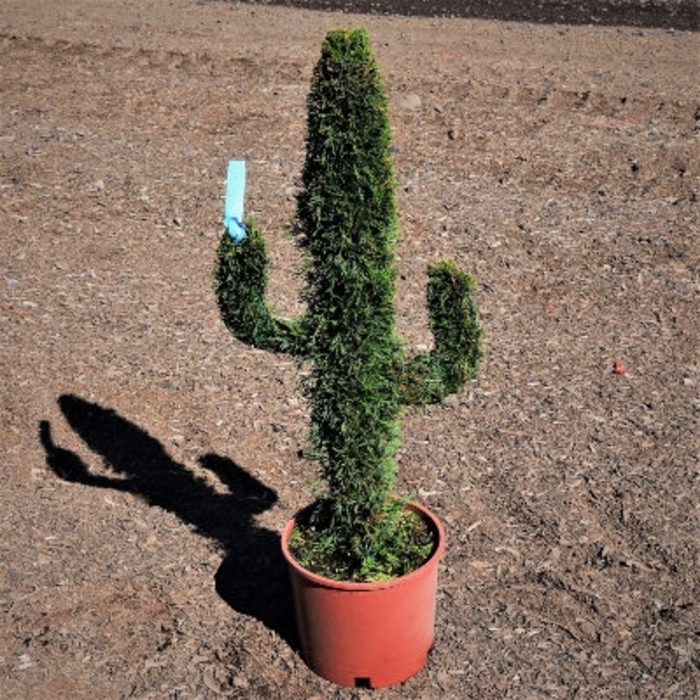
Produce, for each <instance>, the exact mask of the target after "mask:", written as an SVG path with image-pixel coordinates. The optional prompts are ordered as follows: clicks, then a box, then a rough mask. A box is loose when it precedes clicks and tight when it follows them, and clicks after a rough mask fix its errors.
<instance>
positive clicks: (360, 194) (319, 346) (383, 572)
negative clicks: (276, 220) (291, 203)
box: [215, 29, 482, 580]
mask: <svg viewBox="0 0 700 700" xmlns="http://www.w3.org/2000/svg"><path fill="white" fill-rule="evenodd" d="M389 146H390V126H389V118H388V106H387V99H386V94H385V91H384V88H383V85H382V81H381V77H380V74H379V70H378V67H377V64H376V62H375V60H374V58H373V57H372V54H371V51H370V47H369V39H368V36H367V33H366V32H365V31H364V30H362V29H356V30H336V31H332V32H330V33H329V34H328V35H327V37H326V39H325V41H324V43H323V46H322V52H321V58H320V60H319V62H318V64H317V65H316V67H315V70H314V73H313V78H312V84H311V90H310V94H309V97H308V130H307V139H306V161H305V164H304V168H303V172H302V187H301V191H300V194H299V195H298V200H297V204H298V210H297V220H296V227H297V232H298V243H299V245H300V247H301V249H302V250H303V251H304V253H305V267H304V272H305V281H306V286H305V290H304V292H303V301H304V302H305V303H306V311H305V313H304V315H303V316H302V317H301V318H299V319H297V320H283V319H279V318H276V317H275V315H274V314H273V312H272V311H271V309H270V307H269V306H268V304H267V302H266V299H265V294H266V287H267V280H268V257H267V253H266V249H265V243H264V240H263V237H262V235H261V233H260V230H259V227H258V225H257V224H256V222H255V221H254V220H250V219H249V220H247V221H246V230H247V235H246V237H245V239H244V240H243V241H242V242H240V243H236V242H235V240H234V239H233V238H232V237H230V236H229V235H227V234H224V235H223V237H222V240H221V243H220V246H219V249H218V253H217V265H216V270H215V281H216V295H217V299H218V304H219V308H220V311H221V315H222V318H223V320H224V322H225V323H226V325H227V327H228V328H229V329H230V330H231V332H232V333H233V334H234V335H235V336H236V337H237V338H238V339H240V340H241V341H243V342H246V343H250V344H251V345H253V346H255V347H257V348H262V349H265V350H269V351H272V352H288V353H291V354H293V355H295V356H296V357H298V358H299V359H300V360H301V361H303V362H305V363H307V364H308V366H309V367H310V372H309V376H308V378H307V379H306V380H305V382H304V392H305V395H306V397H307V398H308V400H309V403H310V408H311V430H310V445H311V450H310V452H309V454H310V455H311V456H312V457H313V458H315V459H317V460H318V461H319V462H320V465H321V476H322V478H323V482H324V484H325V489H324V491H323V493H322V494H321V495H320V497H319V499H318V501H317V502H316V504H315V505H314V507H313V508H312V509H311V511H310V514H309V516H308V517H307V518H303V519H301V520H300V521H299V524H298V527H297V529H296V531H295V535H294V539H293V541H292V543H291V546H292V548H293V551H294V554H295V556H296V557H297V558H298V559H299V561H300V562H301V563H302V564H303V565H304V566H305V567H307V568H309V569H311V570H313V571H316V572H317V573H320V574H322V575H325V576H328V577H331V578H337V579H341V580H376V579H381V578H388V577H393V576H397V575H401V574H404V573H406V572H408V571H410V570H412V569H413V568H415V567H416V566H418V565H420V563H422V561H423V560H424V559H425V558H426V557H427V556H429V554H430V551H431V547H432V542H431V541H430V535H429V533H428V532H427V530H426V529H425V528H423V527H422V523H421V521H420V519H419V518H418V517H417V516H416V515H414V514H413V513H412V511H410V510H408V509H406V508H405V501H403V500H401V499H398V498H397V497H396V495H395V482H396V452H397V449H398V447H399V444H400V412H401V406H402V405H403V404H407V403H414V404H420V403H427V402H438V401H441V400H442V399H443V398H445V397H446V396H447V395H448V394H450V393H454V392H456V391H459V390H460V389H461V388H462V387H463V385H464V383H465V381H466V380H467V379H469V378H471V377H473V376H474V375H475V373H476V370H477V367H478V363H479V360H480V357H481V352H482V350H481V334H482V329H481V326H480V323H479V319H478V308H477V306H476V303H475V301H474V299H473V293H474V291H475V287H474V283H473V281H472V279H471V277H470V276H469V275H467V274H466V273H464V272H462V271H461V270H460V269H458V268H457V267H456V265H455V264H454V263H452V262H449V261H445V262H440V263H438V264H436V265H434V266H431V267H430V268H429V270H428V291H427V305H428V311H429V315H430V326H431V331H432V333H433V336H434V341H435V342H434V348H433V349H432V350H431V351H430V352H426V353H422V354H419V355H417V356H413V357H408V358H407V357H405V355H404V351H403V347H402V343H401V341H400V339H399V338H398V337H397V334H396V330H395V309H394V298H395V291H396V284H395V283H396V268H395V265H394V252H395V248H396V244H397V230H398V212H397V207H396V202H395V196H394V191H395V180H394V172H393V164H392V159H391V152H390V148H389Z"/></svg>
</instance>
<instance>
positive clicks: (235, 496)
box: [39, 394, 299, 649]
mask: <svg viewBox="0 0 700 700" xmlns="http://www.w3.org/2000/svg"><path fill="white" fill-rule="evenodd" d="M58 404H59V406H60V408H61V411H62V413H63V415H64V416H65V418H66V420H67V422H68V424H69V425H70V426H71V428H72V429H73V430H74V431H75V432H76V433H77V434H78V435H79V436H80V437H81V439H82V440H83V441H84V442H85V444H86V445H87V446H88V447H89V448H90V449H91V450H92V451H93V452H95V453H96V454H98V455H100V456H101V457H102V460H103V462H104V466H105V468H106V469H108V470H110V471H111V472H113V473H114V474H115V475H116V476H104V475H100V474H94V473H93V472H91V471H90V469H89V467H88V465H86V464H85V462H84V461H83V460H82V459H81V458H80V457H79V456H78V455H77V454H75V453H74V452H72V451H71V450H67V449H65V448H63V447H60V446H58V445H56V443H55V442H54V440H53V438H52V434H51V424H50V422H49V421H46V420H44V421H41V422H40V423H39V439H40V441H41V444H42V445H43V447H44V450H45V452H46V463H47V465H48V467H49V468H50V469H51V470H52V471H53V472H54V473H55V474H56V475H57V476H59V477H60V478H61V479H63V480H64V481H68V482H73V483H80V484H85V485H86V486H94V487H96V488H105V489H114V490H115V491H126V492H128V493H132V494H134V495H136V496H139V497H140V498H142V499H143V500H144V501H146V503H148V504H149V505H151V506H159V507H160V508H163V509H165V510H167V511H169V512H171V513H174V514H175V515H177V516H178V517H179V518H180V519H181V520H182V521H183V522H184V523H187V524H189V525H192V526H194V528H195V530H196V531H197V532H198V533H199V534H201V535H203V536H205V537H209V538H210V539H212V540H213V541H215V542H216V543H218V544H219V545H220V546H221V547H222V549H223V551H224V559H223V562H222V564H221V566H220V567H219V569H218V571H217V573H216V576H215V584H216V591H217V593H218V594H219V596H220V597H221V598H222V599H223V600H224V601H225V602H226V603H228V605H230V606H231V607H232V608H233V609H234V610H236V611H237V612H240V613H242V614H244V615H250V616H252V617H255V618H256V619H258V620H259V621H260V622H262V623H263V624H264V625H265V626H266V627H268V628H269V629H271V630H273V631H274V632H276V633H277V634H279V635H280V636H281V637H282V638H283V639H284V640H285V641H286V642H287V643H288V644H289V645H290V646H291V647H292V648H294V649H298V647H299V643H298V638H297V635H296V626H295V623H294V611H293V602H292V594H291V588H290V585H289V580H288V574H287V568H286V563H285V561H284V558H283V556H282V552H281V548H280V537H279V535H278V534H277V533H276V532H273V531H271V530H267V529H265V528H261V527H259V526H258V525H257V524H256V523H255V516H256V515H258V514H260V513H263V512H264V511H266V510H268V509H269V508H271V507H272V506H273V505H274V504H275V503H276V502H277V494H276V493H275V491H273V490H272V489H271V488H268V487H267V486H265V484H263V483H262V482H260V481H258V479H256V478H255V477H253V476H251V475H250V474H249V473H248V472H246V471H245V470H244V469H243V468H242V467H241V466H239V465H238V464H236V463H235V462H233V461H232V460H230V459H228V458H226V457H221V456H219V455H216V454H206V455H203V456H202V457H200V458H199V459H198V462H199V464H200V465H201V466H202V467H203V468H204V469H206V470H208V471H209V472H211V473H212V474H213V475H214V476H216V477H217V478H218V480H219V481H220V482H221V484H222V485H223V486H224V487H225V488H226V490H227V492H226V493H219V492H218V491H217V490H216V489H215V488H213V487H212V486H211V485H210V484H208V483H207V481H205V480H204V479H202V478H200V477H199V476H197V475H195V474H194V473H192V472H191V471H190V470H188V469H187V468H186V467H185V466H184V465H182V464H179V463H177V462H175V461H174V460H173V459H172V458H171V457H170V456H169V455H168V454H167V452H166V451H165V449H164V448H163V446H162V445H161V443H160V442H158V440H156V439H155V438H154V437H152V436H151V435H149V434H148V433H147V432H146V431H145V430H142V429H141V428H140V427H138V426H136V425H134V424H133V423H131V422H130V421H128V420H126V419H125V418H123V417H122V416H120V415H119V414H118V413H117V412H116V411H114V410H112V409H109V408H104V407H102V406H100V405H98V404H96V403H91V402H88V401H85V400H84V399H81V398H79V397H77V396H74V395H69V394H66V395H63V396H61V397H59V399H58Z"/></svg>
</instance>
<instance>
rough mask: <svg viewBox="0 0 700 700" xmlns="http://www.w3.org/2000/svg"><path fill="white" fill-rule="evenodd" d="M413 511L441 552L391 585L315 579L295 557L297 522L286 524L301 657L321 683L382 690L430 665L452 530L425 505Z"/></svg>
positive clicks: (285, 550)
mask: <svg viewBox="0 0 700 700" xmlns="http://www.w3.org/2000/svg"><path fill="white" fill-rule="evenodd" d="M410 508H412V509H413V510H414V511H416V512H417V513H419V514H420V515H421V516H422V517H423V518H425V520H426V522H427V523H428V524H429V526H430V527H431V528H433V530H434V532H435V535H436V540H437V546H436V548H435V552H434V553H433V555H432V557H431V558H430V559H429V560H428V561H427V562H426V563H425V564H423V566H421V567H420V568H419V569H416V570H415V571H412V572H411V573H410V574H406V575H405V576H401V577H399V578H396V579H392V580H390V581H379V582H375V583H351V582H344V581H335V580H333V579H328V578H325V577H323V576H319V575H318V574H314V573H313V572H311V571H309V570H307V569H305V568H303V567H302V566H301V565H300V564H299V563H298V562H297V561H296V560H295V559H294V557H293V556H292V555H291V553H290V551H289V547H288V543H289V537H290V535H291V533H292V531H293V529H294V526H295V523H296V519H292V520H290V521H289V522H288V523H287V525H286V526H285V528H284V530H283V532H282V552H283V554H284V557H285V559H286V560H287V563H288V565H289V571H290V576H291V583H292V590H293V593H294V606H295V611H296V618H297V628H298V631H299V639H300V643H301V652H302V655H303V657H304V661H305V662H306V664H307V665H308V666H309V668H310V669H311V670H312V671H314V672H315V673H317V674H318V675H319V676H321V677H322V678H325V679H326V680H329V681H332V682H333V683H337V684H339V685H344V686H349V687H355V688H381V687H384V686H387V685H393V684H394V683H400V682H401V681H404V680H406V679H407V678H410V677H411V676H413V675H414V674H416V673H418V671H420V670H421V669H422V668H423V666H425V663H426V661H427V658H428V652H429V651H430V649H431V647H432V646H433V640H434V636H435V601H436V594H437V579H438V563H439V561H440V559H441V558H442V555H443V553H444V551H445V530H444V528H443V526H442V524H441V523H440V521H439V520H438V519H437V517H436V516H435V515H434V514H433V513H431V512H430V511H429V510H427V509H426V508H424V507H423V506H420V505H418V504H412V505H411V506H410Z"/></svg>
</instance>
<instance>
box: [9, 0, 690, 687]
mask: <svg viewBox="0 0 700 700" xmlns="http://www.w3.org/2000/svg"><path fill="white" fill-rule="evenodd" d="M618 4H620V3H618ZM668 4H669V5H671V4H672V3H668ZM655 6H660V4H659V3H656V5H655ZM360 24H362V25H365V26H367V28H368V29H369V32H370V35H371V38H372V41H373V46H374V49H375V53H376V56H377V59H378V61H379V63H380V65H381V67H382V70H383V73H384V77H385V80H386V83H387V88H388V93H389V100H390V105H391V116H392V123H393V127H394V148H395V158H396V174H397V178H398V182H399V191H398V196H399V204H400V207H401V210H402V237H401V244H400V247H399V257H398V261H397V262H398V265H399V270H400V281H399V293H398V299H397V308H398V313H399V325H400V330H401V332H402V333H403V335H404V337H405V338H406V341H407V345H408V347H409V349H411V350H415V351H420V350H424V349H426V348H427V347H428V346H429V344H430V341H431V338H430V334H429V331H428V329H427V319H426V314H425V312H424V306H423V304H424V301H423V300H424V292H425V284H426V277H425V267H426V264H427V263H429V262H433V261H437V260H439V259H442V258H445V257H452V258H454V259H455V260H456V262H457V263H458V264H459V265H460V266H461V267H463V268H464V269H466V270H467V271H469V272H470V273H473V274H474V275H475V277H476V279H477V280H478V282H479V284H480V287H481V291H480V293H479V302H480V305H481V308H482V311H483V321H484V324H485V328H486V335H485V343H486V348H487V354H486V357H485V360H484V363H483V366H482V370H481V373H480V375H479V378H478V380H477V381H475V382H473V383H471V384H469V386H467V388H466V390H465V392H464V393H463V394H462V395H461V396H455V397H450V398H448V399H447V400H446V401H445V402H444V403H443V404H441V405H437V406H430V407H427V408H426V409H424V410H414V409H410V410H408V411H407V412H406V414H405V422H404V443H403V448H402V451H401V455H400V464H401V474H400V484H399V486H400V491H401V493H416V494H417V496H418V498H419V500H421V501H422V502H424V503H425V504H427V505H428V506H429V507H430V508H431V510H433V511H434V512H435V513H436V514H437V515H438V516H439V517H440V518H441V520H442V521H443V522H444V524H445V526H446V529H447V536H448V548H447V552H446V555H445V558H444V560H443V564H442V568H441V575H440V593H439V599H438V615H437V627H436V633H437V638H436V647H435V650H434V651H433V653H432V655H431V658H430V661H429V663H428V666H427V667H426V669H425V670H424V671H422V672H421V673H420V674H418V675H417V676H416V677H415V678H413V679H411V680H410V681H408V682H407V683H406V684H404V685H403V686H402V687H399V688H388V689H384V690H381V691H377V692H373V693H371V694H370V693H369V692H368V691H366V690H362V689H358V690H348V689H340V688H335V687H333V686H332V685H330V684H328V683H326V682H324V681H322V680H320V679H319V678H317V677H316V676H315V675H314V674H313V673H312V672H310V671H309V670H308V669H307V668H306V666H305V665H304V664H303V662H302V661H301V659H300V657H299V653H298V645H297V640H296V637H295V632H294V624H293V618H292V612H291V599H290V595H289V587H288V583H287V578H286V570H285V566H284V563H283V561H282V557H281V554H280V551H279V536H278V533H279V532H280V530H281V528H282V527H283V525H284V523H285V522H286V521H287V520H288V518H289V517H291V516H292V515H293V514H294V513H295V512H297V511H298V510H299V509H300V508H301V507H302V506H304V505H306V504H307V503H309V502H311V501H312V500H313V494H312V489H311V488H310V486H309V484H310V482H311V480H312V478H313V476H314V474H315V469H314V466H313V465H311V464H308V463H306V462H304V461H303V460H302V459H301V458H300V456H299V455H300V450H301V449H302V447H303V445H304V441H305V436H306V430H307V425H308V415H307V409H306V406H305V405H304V403H303V402H302V401H301V400H300V399H299V394H298V392H297V390H296V389H297V384H298V381H299V378H300V377H299V374H298V371H297V368H296V366H295V363H294V361H293V360H292V359H291V358H289V357H285V356H281V355H278V356H274V355H270V354H266V353H264V352H259V351H256V350H252V349H250V348H248V347H245V346H243V345H241V344H239V343H237V342H236V341H235V340H233V339H232V338H231V337H230V335H229V334H228V333H227V331H226V330H225V328H224V327H223V324H222V323H221V322H220V320H219V318H218V311H217V307H216V302H215V299H214V296H213V293H212V280H211V270H212V268H213V265H214V255H215V250H216V246H217V243H218V238H219V236H220V235H221V233H222V227H221V219H222V215H223V194H224V186H225V176H226V164H227V161H228V160H229V159H231V158H245V159H246V160H247V162H248V178H249V180H248V189H247V196H246V207H247V213H251V214H254V215H256V216H257V217H258V219H259V220H260V222H261V223H262V225H263V227H264V230H265V231H266V232H267V237H268V242H269V247H270V251H271V254H272V257H273V262H274V269H273V279H272V283H271V289H270V298H271V301H272V302H273V303H274V304H275V305H276V306H277V308H278V309H279V310H280V313H281V314H283V315H288V316H290V315H294V314H297V313H298V312H299V311H300V306H299V304H298V302H297V301H296V299H297V293H298V291H299V285H300V278H299V275H298V271H299V263H300V260H299V256H298V254H297V251H296V250H295V248H294V245H293V242H292V240H291V238H290V234H289V228H288V222H289V221H290V220H291V218H292V216H293V213H294V194H295V192H296V189H295V188H296V183H297V182H298V178H299V174H300V170H301V166H302V162H303V148H304V130H305V114H306V111H305V98H306V94H307V91H308V86H309V81H310V77H311V71H312V69H313V66H314V64H315V62H316V60H317V58H318V52H319V48H320V44H321V41H322V39H323V36H324V35H325V32H326V31H327V30H328V29H331V28H334V27H337V26H341V25H360ZM699 50H700V40H699V35H698V34H697V33H688V32H686V31H683V30H682V28H680V29H679V28H678V27H676V28H674V29H673V30H671V29H669V28H668V26H663V27H661V28H653V27H651V28H647V27H644V28H643V27H634V26H624V25H617V26H615V25H611V26H602V25H600V24H591V25H578V24H571V25H567V24H564V23H559V24H551V23H537V24H534V23H533V24H528V23H518V22H505V21H490V20H483V19H475V18H468V17H467V18H457V19H444V18H419V17H411V18H407V17H394V16H375V15H351V14H340V13H334V12H320V11H310V10H304V9H297V8H293V7H281V6H277V5H275V6H273V5H263V4H260V5H258V4H243V3H223V2H214V1H208V2H197V1H196V0H172V1H171V2H168V3H150V2H144V1H143V0H125V1H124V2H119V3H116V2H107V0H66V2H61V3H48V4H47V3H44V2H39V0H0V65H2V71H0V92H1V95H2V99H0V221H1V222H2V235H0V264H1V265H2V276H0V324H1V328H0V372H1V375H2V386H1V388H0V400H1V401H2V411H1V412H0V421H2V424H1V427H0V445H1V448H2V449H1V450H0V453H1V457H0V464H1V465H2V477H3V478H2V483H1V484H0V512H1V513H2V524H1V526H0V547H1V552H2V560H3V564H2V566H0V615H1V616H2V617H1V619H0V630H2V631H1V632H0V696H2V697H7V698H48V699H51V698H76V699H77V698H95V697H100V698H126V697H131V698H142V699H143V700H145V699H147V698H150V699H153V700H155V699H158V700H160V699H162V698H179V699H185V698H189V699H192V700H194V699H195V698H201V699H209V698H220V697H226V698H270V699H277V698H280V697H285V698H292V699H293V700H318V699H319V698H324V699H327V698H341V699H345V698H347V699H350V698H365V697H372V698H376V699H378V700H388V699H392V700H394V699H396V700H398V699H399V698H401V699H403V698H416V699H423V700H433V699H435V700H438V699H439V700H447V699H455V700H463V699H464V698H475V699H476V698H479V699H480V700H484V699H486V700H490V699H493V700H502V699H503V698H518V699H519V698H561V699H562V700H563V699H565V698H610V699H611V700H612V699H615V700H618V699H619V698H631V697H639V698H666V699H672V700H673V699H677V698H695V697H697V696H698V690H699V689H698V682H699V681H698V678H699V675H700V640H699V639H698V629H700V609H699V607H698V602H697V601H698V599H699V598H700V582H699V580H698V577H699V574H698V563H699V561H698V537H697V533H698V529H699V523H698V520H699V518H698V508H697V504H698V502H700V493H699V486H700V473H699V472H698V462H697V415H698V407H699V403H698V401H699V399H698V381H699V379H698V357H697V347H698V346H697V338H698V321H697V303H698V291H699V287H698V284H699V281H698V206H699V204H698V189H699V182H698V174H699V173H698V165H697V164H698V163H700V138H699V134H700V103H699V102H698V93H697V58H698V53H699Z"/></svg>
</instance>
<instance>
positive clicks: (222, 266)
mask: <svg viewBox="0 0 700 700" xmlns="http://www.w3.org/2000/svg"><path fill="white" fill-rule="evenodd" d="M246 231H247V235H246V238H245V239H244V240H243V242H242V243H234V241H233V239H232V238H231V236H229V235H228V233H225V234H224V235H223V236H222V238H221V242H220V243H219V249H218V251H217V257H216V268H215V270H214V281H215V289H214V291H215V293H216V299H217V302H218V304H219V312H220V313H221V318H222V319H223V321H224V323H225V324H226V327H227V328H228V329H229V330H230V331H231V332H232V333H233V334H234V335H235V336H236V337H237V338H238V339H239V340H241V341H242V342H244V343H249V344H250V345H252V346H254V347H256V348H261V349H264V350H269V351H270V352H290V353H294V354H296V353H299V352H301V349H302V336H301V333H300V331H299V327H298V324H297V323H295V322H294V321H291V320H286V319H278V318H276V317H275V316H274V315H273V314H272V312H271V310H270V308H269V306H268V305H267V302H266V300H265V292H266V290H267V282H268V279H269V272H268V269H269V260H268V256H267V249H266V246H265V239H264V238H263V237H262V235H261V233H260V228H259V227H258V225H257V223H256V222H255V220H253V219H249V220H248V221H246Z"/></svg>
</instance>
